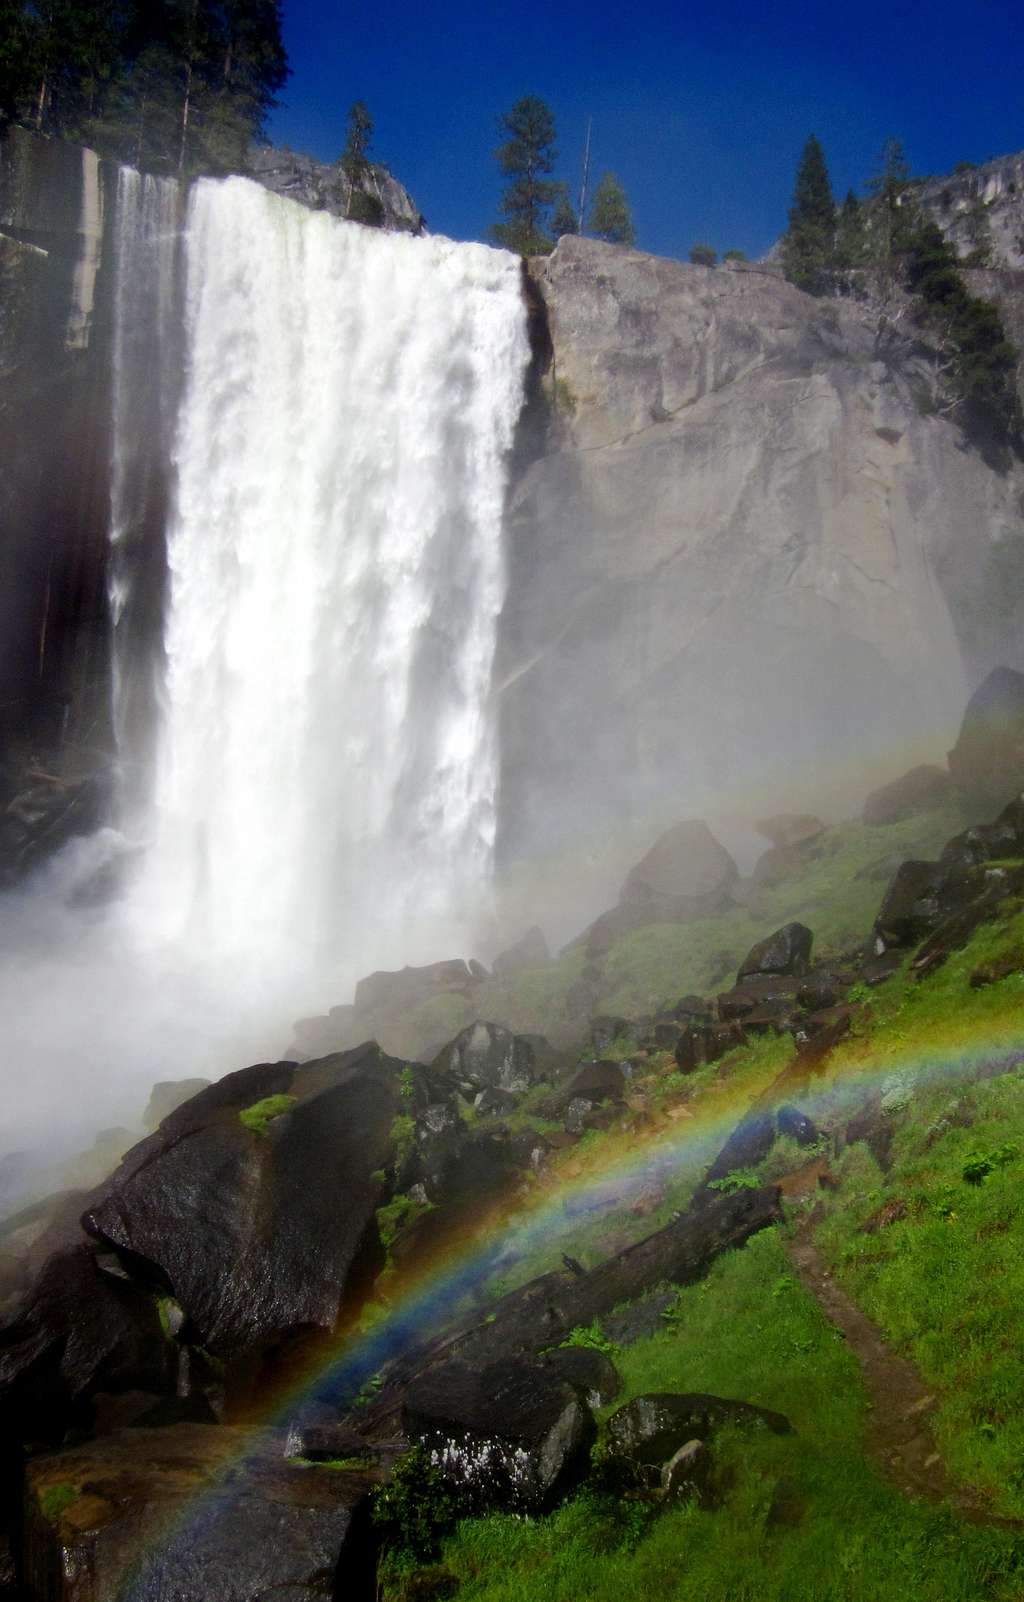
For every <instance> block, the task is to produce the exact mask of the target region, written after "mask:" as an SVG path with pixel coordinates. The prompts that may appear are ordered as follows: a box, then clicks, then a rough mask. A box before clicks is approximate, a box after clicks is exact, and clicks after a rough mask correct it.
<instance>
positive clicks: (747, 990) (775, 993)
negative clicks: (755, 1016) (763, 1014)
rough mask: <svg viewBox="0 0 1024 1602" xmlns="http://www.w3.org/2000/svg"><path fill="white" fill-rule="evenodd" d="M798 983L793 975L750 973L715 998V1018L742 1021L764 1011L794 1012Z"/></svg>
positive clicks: (797, 979) (798, 988)
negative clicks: (716, 1001)
mask: <svg viewBox="0 0 1024 1602" xmlns="http://www.w3.org/2000/svg"><path fill="white" fill-rule="evenodd" d="M799 990H800V980H799V978H797V977H796V976H795V975H793V974H754V975H751V976H750V977H749V978H746V979H741V980H740V982H739V983H738V984H736V985H733V987H732V989H731V990H723V991H722V993H721V995H720V996H719V997H718V1016H719V1018H721V1019H724V1020H730V1019H733V1018H740V1019H743V1018H746V1017H747V1016H748V1015H749V1014H750V1013H752V1012H757V1011H759V1010H763V1009H764V1008H769V1009H773V1010H774V1011H776V1012H778V1013H781V1014H786V1013H791V1012H794V1011H795V1010H796V998H797V993H798V992H799Z"/></svg>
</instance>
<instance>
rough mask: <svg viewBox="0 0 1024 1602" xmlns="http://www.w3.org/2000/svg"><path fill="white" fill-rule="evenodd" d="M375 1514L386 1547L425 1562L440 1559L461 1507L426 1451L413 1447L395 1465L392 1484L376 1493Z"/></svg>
mask: <svg viewBox="0 0 1024 1602" xmlns="http://www.w3.org/2000/svg"><path fill="white" fill-rule="evenodd" d="M372 1512H373V1522H374V1524H375V1525H376V1526H377V1529H378V1531H379V1533H380V1537H381V1541H382V1543H383V1545H384V1546H385V1547H388V1548H390V1549H391V1550H392V1551H393V1552H396V1553H401V1554H404V1555H406V1556H408V1557H412V1558H418V1559H420V1560H421V1561H422V1560H424V1559H430V1558H434V1557H436V1556H437V1554H438V1552H439V1550H440V1546H441V1541H442V1539H443V1538H444V1536H445V1535H446V1534H447V1533H448V1531H449V1530H450V1529H451V1528H452V1526H453V1525H454V1523H455V1521H456V1519H457V1517H458V1514H459V1507H458V1502H457V1499H456V1498H455V1496H454V1495H453V1493H452V1492H451V1491H450V1490H449V1488H448V1486H447V1485H446V1483H445V1480H444V1476H443V1475H442V1474H441V1472H440V1470H439V1469H436V1468H435V1467H434V1466H433V1464H432V1463H431V1461H430V1456H429V1454H428V1453H427V1451H426V1449H425V1448H424V1447H422V1446H414V1447H413V1448H412V1449H411V1451H408V1452H406V1454H405V1456H404V1457H402V1458H400V1459H399V1461H398V1462H397V1463H396V1464H395V1467H394V1471H393V1473H392V1476H391V1482H390V1484H389V1485H381V1486H378V1488H377V1489H376V1490H375V1491H374V1493H373V1497H372Z"/></svg>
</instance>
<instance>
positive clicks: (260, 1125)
mask: <svg viewBox="0 0 1024 1602" xmlns="http://www.w3.org/2000/svg"><path fill="white" fill-rule="evenodd" d="M296 1100H297V1098H296V1097H295V1096H284V1095H282V1096H264V1098H263V1100H262V1101H254V1102H253V1104H252V1106H251V1107H243V1108H242V1110H241V1112H240V1113H239V1115H238V1121H239V1123H241V1124H244V1125H245V1127H246V1129H251V1130H252V1132H253V1134H254V1135H265V1134H266V1133H267V1126H268V1125H269V1123H270V1121H271V1119H273V1118H280V1117H281V1115H282V1114H283V1113H286V1112H291V1110H292V1108H293V1107H294V1106H295V1102H296Z"/></svg>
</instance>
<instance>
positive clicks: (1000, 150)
mask: <svg viewBox="0 0 1024 1602" xmlns="http://www.w3.org/2000/svg"><path fill="white" fill-rule="evenodd" d="M284 6H285V42H286V44H287V47H288V52H289V56H290V58H291V64H292V77H291V79H290V81H289V83H288V84H287V86H286V88H285V90H284V92H283V101H284V103H283V104H282V106H281V107H280V109H279V110H278V111H277V112H276V113H275V114H274V116H273V119H272V122H271V125H270V133H271V135H272V137H273V139H274V140H275V142H278V143H286V144H290V145H291V146H292V147H293V148H294V149H297V150H308V151H310V152H311V153H312V154H314V155H316V156H318V157H320V158H321V159H324V160H333V159H334V158H335V157H336V156H337V155H338V154H339V153H340V151H341V147H342V145H343V143H344V129H345V117H346V112H347V109H348V107H349V105H350V104H351V102H352V101H353V100H355V99H357V98H361V99H363V100H365V101H366V103H367V105H368V106H369V108H370V112H371V115H372V116H373V119H374V123H375V128H376V133H375V139H374V147H373V152H372V153H373V154H374V155H375V157H376V158H377V159H378V160H382V161H386V162H387V163H388V164H389V166H390V167H391V169H392V171H393V172H394V173H395V175H396V177H398V178H400V179H401V180H402V182H403V183H404V184H405V185H406V186H407V187H408V189H409V190H410V191H411V192H412V194H413V195H414V197H415V199H416V201H417V203H418V204H419V206H420V208H421V209H422V211H423V212H424V213H425V215H426V218H427V222H428V224H429V226H430V228H431V230H432V231H434V232H436V233H446V234H451V235H452V236H453V237H454V238H457V239H482V238H486V236H487V228H488V226H489V224H490V223H491V222H493V221H494V220H495V218H496V216H497V202H498V196H499V193H500V180H499V175H498V172H497V168H496V166H495V163H494V159H493V151H494V147H495V145H496V143H497V133H496V129H495V121H496V118H497V115H498V113H499V112H500V111H502V110H503V109H505V108H507V107H508V106H510V105H511V104H512V103H513V102H514V101H515V100H516V99H518V98H519V96H521V95H524V94H537V95H540V96H541V97H542V98H543V99H545V100H546V101H547V102H548V103H549V105H550V106H551V108H552V110H553V112H554V114H555V121H556V125H557V129H558V147H559V152H560V160H559V176H562V177H564V178H566V179H568V180H569V181H570V183H571V185H572V187H573V189H575V188H576V186H577V185H578V181H579V168H580V160H581V152H582V145H583V136H584V130H585V128H586V121H587V117H588V115H592V116H593V119H594V145H593V161H594V167H595V169H596V172H597V173H600V172H601V171H602V170H604V169H605V168H611V169H612V170H613V171H615V172H616V173H617V174H618V176H619V177H620V178H621V180H622V182H623V184H624V185H625V187H626V190H627V193H628V194H629V197H630V200H631V202H632V206H633V213H634V219H635V222H636V226H637V234H638V244H639V245H640V246H641V247H642V248H644V249H647V250H652V251H657V252H660V253H662V254H665V255H685V253H686V251H687V250H688V248H689V246H690V245H691V244H692V243H693V242H694V241H695V240H697V239H707V240H709V241H710V242H711V243H712V244H713V245H715V246H716V247H717V248H718V249H719V250H725V249H728V248H729V247H730V246H736V247H738V248H740V249H743V250H746V251H747V252H748V254H750V255H757V254H760V253H761V252H762V251H763V250H765V249H766V248H767V246H768V245H769V244H770V243H771V241H772V240H773V239H774V238H775V236H776V235H777V234H778V233H779V232H780V231H781V229H782V228H783V227H784V226H785V219H786V209H787V206H788V204H789V199H790V193H791V190H792V182H793V173H794V170H795V166H796V162H797V159H798V156H799V153H800V148H801V146H802V144H803V141H804V139H805V138H806V136H807V135H808V133H811V132H814V133H816V134H817V135H818V137H819V139H820V140H821V141H822V144H823V145H824V147H825V153H826V156H827V158H828V162H829V168H830V171H831V174H832V181H833V187H834V188H835V190H836V191H837V194H838V195H840V196H841V195H842V194H844V193H845V191H846V189H847V188H848V187H850V186H853V187H854V188H858V189H859V188H860V187H861V186H862V185H863V182H864V180H865V179H866V177H867V176H868V175H869V174H870V172H871V171H872V168H873V166H874V164H875V158H876V156H877V152H878V150H879V148H880V146H881V143H882V141H883V139H884V138H885V137H886V136H887V135H888V134H896V135H897V136H898V137H900V138H901V139H902V140H903V143H904V146H905V148H906V151H907V155H908V158H909V160H910V164H911V167H912V169H913V171H914V172H915V173H929V172H943V171H946V170H948V168H950V167H951V166H952V165H953V163H954V162H956V161H961V160H969V161H984V160H985V159H987V158H988V157H989V156H994V155H1001V154H1004V153H1005V152H1007V151H1010V150H1017V149H1020V148H1021V147H1022V146H1024V73H1022V68H1024V52H1022V48H1021V47H1022V43H1024V25H1022V18H1024V7H1022V6H1021V3H1020V0H974V4H968V5H964V4H963V3H962V0H960V3H957V4H952V3H950V0H930V3H925V0H902V3H901V0H889V3H888V4H887V3H883V0H854V3H846V4H842V3H841V4H840V5H839V6H838V8H835V9H834V8H833V7H832V6H830V5H826V4H811V3H808V0H776V3H774V4H773V3H772V0H702V3H699V4H696V5H683V4H680V3H679V0H675V3H666V0H647V3H645V0H635V3H633V4H622V3H616V4H613V3H611V0H587V3H584V0H555V3H554V4H551V5H548V6H544V5H533V6H530V5H527V6H523V5H505V6H498V7H496V6H493V5H491V6H488V5H486V4H481V3H480V0H446V3H444V4H436V3H435V4H426V5H424V4H422V3H420V4H415V3H413V0H350V3H349V4H345V5H341V4H338V0H284Z"/></svg>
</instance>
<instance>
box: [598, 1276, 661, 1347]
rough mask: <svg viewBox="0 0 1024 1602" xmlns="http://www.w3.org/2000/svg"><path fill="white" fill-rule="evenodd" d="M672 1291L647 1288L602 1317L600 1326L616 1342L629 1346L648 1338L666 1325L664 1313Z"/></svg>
mask: <svg viewBox="0 0 1024 1602" xmlns="http://www.w3.org/2000/svg"><path fill="white" fill-rule="evenodd" d="M675 1294H676V1293H675V1291H671V1290H667V1291H665V1290H655V1291H649V1292H648V1293H647V1295H646V1296H639V1297H638V1298H637V1299H636V1301H633V1302H627V1304H626V1305H625V1306H624V1307H617V1308H616V1309H615V1311H614V1312H612V1313H608V1314H606V1315H605V1317H604V1318H602V1320H601V1328H602V1330H603V1331H604V1333H605V1335H606V1336H607V1338H608V1340H610V1341H613V1342H614V1344H615V1345H616V1346H631V1345H632V1344H633V1342H634V1341H642V1340H647V1339H648V1337H649V1336H651V1335H657V1334H658V1332H659V1331H660V1330H663V1329H664V1328H665V1314H666V1312H667V1311H668V1309H669V1308H670V1307H671V1306H672V1304H673V1302H674V1301H675Z"/></svg>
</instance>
